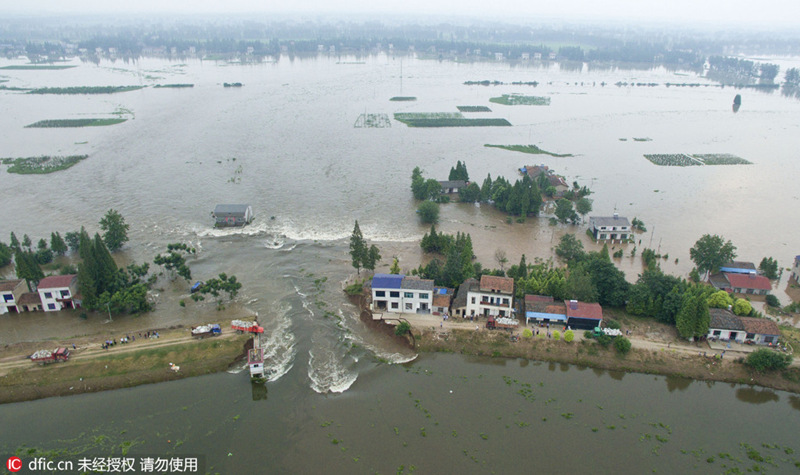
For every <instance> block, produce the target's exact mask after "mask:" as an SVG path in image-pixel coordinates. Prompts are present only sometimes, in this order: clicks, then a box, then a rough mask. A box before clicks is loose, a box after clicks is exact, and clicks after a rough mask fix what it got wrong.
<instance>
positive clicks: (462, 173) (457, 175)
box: [447, 160, 469, 181]
mask: <svg viewBox="0 0 800 475" xmlns="http://www.w3.org/2000/svg"><path fill="white" fill-rule="evenodd" d="M447 179H448V180H450V181H457V180H463V181H469V173H468V172H467V164H466V162H465V163H463V164H462V163H461V160H459V161H458V163H456V166H455V168H451V169H450V175H449V176H448V178H447Z"/></svg>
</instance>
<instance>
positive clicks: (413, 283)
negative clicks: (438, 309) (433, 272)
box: [400, 277, 433, 313]
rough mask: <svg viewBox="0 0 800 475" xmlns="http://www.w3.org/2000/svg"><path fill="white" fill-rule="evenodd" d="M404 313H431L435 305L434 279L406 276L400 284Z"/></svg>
mask: <svg viewBox="0 0 800 475" xmlns="http://www.w3.org/2000/svg"><path fill="white" fill-rule="evenodd" d="M400 290H401V292H402V294H403V306H402V309H403V310H402V311H403V312H404V313H430V312H431V307H433V280H430V279H420V278H417V277H404V278H403V281H402V282H401V284H400Z"/></svg>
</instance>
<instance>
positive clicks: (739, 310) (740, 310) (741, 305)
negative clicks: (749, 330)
mask: <svg viewBox="0 0 800 475" xmlns="http://www.w3.org/2000/svg"><path fill="white" fill-rule="evenodd" d="M752 311H753V305H751V304H750V302H748V301H747V300H745V299H736V301H735V302H733V313H735V314H736V315H741V316H746V315H750V313H751V312H752Z"/></svg>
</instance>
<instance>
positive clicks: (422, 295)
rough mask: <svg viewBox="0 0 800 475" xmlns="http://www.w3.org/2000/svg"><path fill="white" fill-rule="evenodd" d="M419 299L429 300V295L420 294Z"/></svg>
mask: <svg viewBox="0 0 800 475" xmlns="http://www.w3.org/2000/svg"><path fill="white" fill-rule="evenodd" d="M419 298H421V299H423V300H425V299H427V298H428V294H419Z"/></svg>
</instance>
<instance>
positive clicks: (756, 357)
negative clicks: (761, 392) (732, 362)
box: [744, 348, 792, 373]
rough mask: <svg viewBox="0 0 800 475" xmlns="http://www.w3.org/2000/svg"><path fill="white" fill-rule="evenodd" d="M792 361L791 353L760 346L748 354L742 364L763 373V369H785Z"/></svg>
mask: <svg viewBox="0 0 800 475" xmlns="http://www.w3.org/2000/svg"><path fill="white" fill-rule="evenodd" d="M791 362H792V355H784V354H783V353H778V352H776V351H773V350H770V349H767V348H760V349H758V350H756V351H754V352H752V353H750V354H749V355H747V359H746V360H745V362H744V364H746V365H747V366H749V367H751V368H753V369H754V370H756V371H758V372H759V373H763V372H765V371H772V370H776V369H786V368H788V367H789V364H791Z"/></svg>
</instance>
